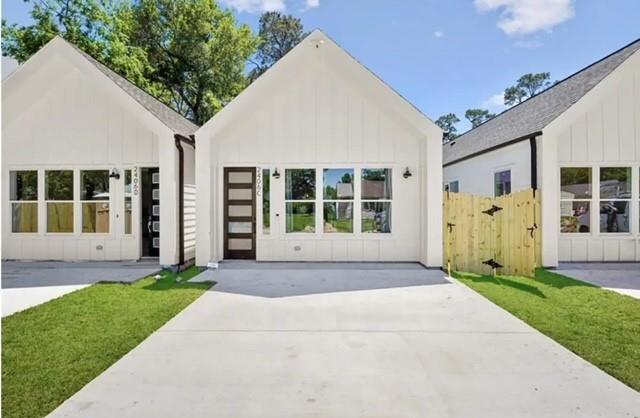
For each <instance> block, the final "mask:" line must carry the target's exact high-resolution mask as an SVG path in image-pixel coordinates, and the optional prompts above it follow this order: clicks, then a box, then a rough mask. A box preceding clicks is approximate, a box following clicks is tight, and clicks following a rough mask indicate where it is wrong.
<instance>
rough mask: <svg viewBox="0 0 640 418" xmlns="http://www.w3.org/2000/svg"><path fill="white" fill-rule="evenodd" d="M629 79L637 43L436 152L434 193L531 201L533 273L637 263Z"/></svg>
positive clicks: (638, 215) (636, 70) (639, 165)
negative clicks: (569, 265) (438, 168)
mask: <svg viewBox="0 0 640 418" xmlns="http://www.w3.org/2000/svg"><path fill="white" fill-rule="evenodd" d="M637 74H640V39H636V40H633V41H632V42H630V43H629V44H627V45H624V46H622V47H621V48H620V49H618V50H616V51H612V52H611V53H610V54H609V55H607V56H605V57H603V58H602V59H600V60H598V61H596V62H594V63H593V64H591V65H588V66H586V67H584V68H583V69H580V70H578V71H577V72H575V73H574V74H573V75H570V76H569V77H567V78H565V79H564V80H560V81H558V82H555V83H553V85H552V86H551V87H549V88H548V89H546V90H544V91H542V92H539V93H538V94H536V95H534V96H532V97H531V98H529V99H527V100H524V101H523V102H522V103H519V104H518V105H517V106H512V107H510V108H508V109H506V110H505V111H504V112H502V113H500V114H499V115H497V116H496V117H494V118H492V119H490V120H488V121H486V122H485V123H483V124H481V125H479V126H477V127H475V128H473V129H471V130H469V131H467V132H465V133H463V134H462V135H460V136H458V137H457V138H456V139H454V140H453V141H449V142H448V143H446V144H444V145H443V168H444V172H443V183H444V184H445V185H446V184H447V183H448V182H449V184H450V182H453V181H455V180H459V181H460V182H461V183H462V184H464V192H465V194H473V195H479V196H486V197H494V196H501V195H504V194H507V193H508V192H509V191H510V192H512V193H515V192H520V191H523V190H533V191H535V197H536V199H537V202H539V203H538V204H534V206H535V212H532V213H534V214H535V227H537V229H536V230H537V231H538V232H539V239H538V242H536V245H537V247H536V250H537V251H536V257H537V260H536V262H537V264H538V265H541V266H547V267H557V266H558V265H559V264H560V263H561V262H640V251H639V250H640V247H639V246H638V243H640V154H639V153H638V150H640V136H638V121H639V120H640V107H639V106H638V103H640V90H638V81H637ZM507 168H508V169H509V170H510V175H509V176H507V175H506V173H505V171H506V169H507ZM514 204H522V203H521V202H514ZM532 227H534V226H533V225H532V226H529V227H527V228H532ZM499 261H500V260H498V262H499Z"/></svg>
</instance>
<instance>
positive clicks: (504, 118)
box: [443, 39, 640, 165]
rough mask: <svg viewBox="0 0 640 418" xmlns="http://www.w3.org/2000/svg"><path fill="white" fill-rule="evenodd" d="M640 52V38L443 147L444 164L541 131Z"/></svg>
mask: <svg viewBox="0 0 640 418" xmlns="http://www.w3.org/2000/svg"><path fill="white" fill-rule="evenodd" d="M639 49H640V39H637V40H635V41H634V42H632V43H631V44H629V45H627V46H625V47H623V48H622V49H620V50H618V51H616V52H614V53H612V54H611V55H608V56H607V57H605V58H603V59H601V60H600V61H597V62H595V63H593V64H591V65H590V66H588V67H586V68H584V69H582V70H580V71H578V72H577V73H575V74H573V75H572V76H569V77H568V78H566V79H564V80H562V81H560V82H559V83H557V84H555V85H554V86H553V87H551V88H549V89H547V90H545V91H543V92H542V93H539V94H537V95H535V96H533V97H532V98H530V99H529V100H526V101H524V102H522V103H520V104H519V105H517V106H514V107H512V108H510V109H507V110H506V111H504V112H502V113H501V114H499V115H498V116H496V117H495V118H493V119H491V120H489V121H487V122H485V123H483V124H482V125H480V126H478V127H477V128H475V129H472V130H470V131H468V132H466V133H464V134H462V135H460V136H459V137H458V138H456V139H455V140H454V141H451V142H449V143H446V144H444V145H443V147H444V149H443V163H444V164H445V165H446V164H450V163H452V162H455V161H458V160H461V159H464V158H466V157H470V156H472V155H474V154H476V153H480V152H482V151H485V150H487V149H492V148H494V147H498V146H500V145H503V144H505V143H509V142H511V141H513V140H516V139H519V138H523V137H526V136H528V135H531V134H534V133H536V132H540V131H542V129H543V128H544V127H545V126H547V125H548V124H549V123H551V122H552V121H553V120H554V119H555V118H557V117H558V116H560V115H561V114H562V113H563V112H565V111H566V110H567V109H568V108H569V107H571V106H572V105H573V104H574V103H576V102H577V101H578V100H580V99H581V98H582V97H583V96H584V95H585V94H587V93H588V92H589V91H590V90H591V89H592V88H593V87H595V86H596V85H597V84H598V83H600V82H601V81H602V80H603V79H604V78H605V77H606V76H607V75H609V74H610V73H611V72H612V71H614V70H615V69H616V68H618V66H619V65H620V64H622V63H623V62H624V61H626V60H627V59H628V58H629V57H630V56H631V55H633V54H634V53H635V52H636V51H638V50H639Z"/></svg>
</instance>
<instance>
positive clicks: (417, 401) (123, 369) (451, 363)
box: [51, 265, 640, 418]
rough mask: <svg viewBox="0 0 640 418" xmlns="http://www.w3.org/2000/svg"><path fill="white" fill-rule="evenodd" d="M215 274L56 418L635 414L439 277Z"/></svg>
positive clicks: (550, 346)
mask: <svg viewBox="0 0 640 418" xmlns="http://www.w3.org/2000/svg"><path fill="white" fill-rule="evenodd" d="M347 266H348V267H347ZM314 271H315V273H314ZM345 271H348V272H349V273H348V274H347V276H348V277H347V278H343V279H342V280H340V281H336V280H333V279H332V278H333V277H336V275H343V274H344V272H345ZM380 271H383V273H380ZM367 272H368V273H367ZM207 274H208V275H213V276H215V277H216V278H217V279H218V280H220V283H219V284H218V285H217V286H215V287H214V288H213V289H212V290H211V291H209V292H207V293H205V294H204V295H203V296H202V297H200V298H199V299H198V300H197V301H196V302H194V303H193V304H192V305H191V306H189V307H188V308H187V309H185V310H184V311H183V312H182V313H181V314H179V315H178V316H176V317H175V318H174V319H173V320H171V321H170V322H168V323H167V324H166V325H165V326H164V327H162V328H161V329H160V330H159V331H158V332H156V333H155V334H153V335H152V336H150V337H149V338H148V339H147V340H145V341H144V342H143V343H142V344H141V345H139V346H138V347H137V348H136V349H134V350H133V351H131V352H130V353H129V354H127V355H126V356H125V357H124V358H122V359H121V360H120V361H118V362H117V363H116V364H114V365H113V366H112V367H111V368H109V369H108V370H107V371H106V372H104V373H103V374H102V375H100V376H99V377H98V378H96V379H95V380H94V381H92V382H91V383H89V384H88V385H87V386H85V387H84V388H83V389H82V390H81V391H80V392H78V393H77V394H76V395H74V396H73V397H72V398H70V399H69V400H68V401H67V402H65V403H64V404H63V405H61V406H60V407H59V408H58V409H57V410H56V411H54V412H53V414H52V415H51V416H53V417H87V416H90V417H93V418H101V417H113V416H119V417H177V416H189V417H229V418H251V417H273V418H286V417H291V418H304V417H340V418H346V417H367V418H369V417H393V418H402V417H420V418H425V417H437V418H446V417H461V418H468V417H474V418H481V417H487V418H488V417H491V418H497V417H509V418H511V417H536V418H539V417H547V418H550V417H558V418H560V417H562V418H565V417H610V418H611V417H626V418H629V417H634V416H636V417H637V416H638V414H639V413H640V395H639V394H638V393H637V392H635V391H634V390H632V389H630V388H628V387H627V386H625V385H623V384H622V383H620V382H618V381H616V380H615V379H613V378H611V377H610V376H608V375H607V374H605V373H604V372H602V371H600V370H599V369H597V368H595V367H594V366H592V365H590V364H589V363H587V362H585V361H584V360H582V359H581V358H579V357H577V356H575V355H574V354H572V353H571V352H569V351H567V350H565V349H564V348H562V347H561V346H560V345H558V344H556V343H555V342H553V341H552V340H550V339H549V338H547V337H545V336H543V335H541V334H540V333H538V332H537V331H535V330H533V329H532V328H530V327H528V326H526V325H525V324H524V323H522V322H521V321H519V320H518V319H516V318H514V317H513V316H511V315H509V314H507V313H506V312H505V311H503V310H501V309H500V308H498V307H496V306H495V305H493V304H492V303H490V302H489V301H487V300H486V299H484V298H482V297H480V296H479V295H478V294H476V293H475V292H473V291H472V290H470V289H468V288H466V287H465V286H463V285H461V284H459V283H449V282H446V281H444V280H443V278H442V273H440V272H439V271H431V270H424V269H421V268H419V267H417V266H412V267H407V266H399V268H397V269H394V268H393V266H388V265H387V266H385V267H384V270H375V269H373V270H371V269H370V270H367V269H366V266H364V267H363V269H358V268H354V266H352V265H338V266H337V267H336V268H334V267H333V266H331V265H325V266H324V267H322V266H314V269H313V270H310V269H306V270H305V269H303V268H296V267H295V266H292V267H291V268H289V267H287V265H272V266H269V267H267V268H265V269H262V270H261V269H256V268H254V267H251V266H247V267H246V268H244V269H243V268H239V267H238V268H223V269H221V270H220V271H217V272H209V273H207ZM367 274H369V275H371V276H372V277H373V278H374V279H372V283H371V287H372V288H371V289H365V288H363V287H364V283H363V282H362V280H363V278H365V277H366V275H367ZM205 277H206V276H205ZM296 277H305V278H306V283H304V281H302V280H297V279H296ZM292 278H293V280H292ZM323 278H324V279H323ZM350 278H355V279H354V280H355V281H356V282H358V283H357V285H356V286H351V285H350V284H348V283H345V281H349V280H351V279H350ZM315 279H317V280H315ZM327 281H328V282H329V283H327ZM384 282H386V286H383V284H384ZM400 282H405V284H406V285H399V283H400ZM331 283H333V284H331ZM351 287H355V288H357V289H356V290H353V289H351ZM278 289H279V291H278ZM291 289H294V290H291ZM344 289H348V290H350V291H343V290H344ZM291 294H294V296H292V295H291Z"/></svg>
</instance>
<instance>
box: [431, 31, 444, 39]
mask: <svg viewBox="0 0 640 418" xmlns="http://www.w3.org/2000/svg"><path fill="white" fill-rule="evenodd" d="M433 36H435V37H436V38H442V37H443V36H444V32H442V31H439V30H438V31H435V32H433Z"/></svg>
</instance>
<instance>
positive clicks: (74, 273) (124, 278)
mask: <svg viewBox="0 0 640 418" xmlns="http://www.w3.org/2000/svg"><path fill="white" fill-rule="evenodd" d="M159 269H160V267H159V266H158V263H157V262H140V263H136V262H90V261H87V262H73V263H72V262H62V261H3V262H2V316H3V317H4V316H8V315H11V314H13V313H16V312H19V311H22V310H25V309H27V308H30V307H32V306H36V305H39V304H41V303H44V302H47V301H49V300H51V299H55V298H58V297H60V296H63V295H65V294H67V293H70V292H73V291H76V290H79V289H82V288H85V287H87V286H89V285H91V284H93V283H97V282H100V281H106V282H132V281H135V280H137V279H139V278H141V277H144V276H146V275H149V274H152V273H154V272H156V271H158V270H159Z"/></svg>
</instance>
